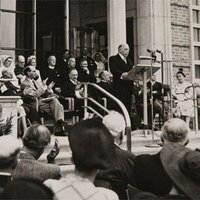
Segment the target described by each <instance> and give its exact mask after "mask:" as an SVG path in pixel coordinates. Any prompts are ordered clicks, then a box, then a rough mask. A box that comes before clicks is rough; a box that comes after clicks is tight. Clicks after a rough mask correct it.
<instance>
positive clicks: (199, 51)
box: [194, 47, 200, 60]
mask: <svg viewBox="0 0 200 200" xmlns="http://www.w3.org/2000/svg"><path fill="white" fill-rule="evenodd" d="M194 59H195V60H200V47H194Z"/></svg>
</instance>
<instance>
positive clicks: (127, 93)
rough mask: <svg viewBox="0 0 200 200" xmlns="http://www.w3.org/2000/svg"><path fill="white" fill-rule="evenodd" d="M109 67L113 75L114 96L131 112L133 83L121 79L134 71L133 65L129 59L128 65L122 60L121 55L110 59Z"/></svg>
mask: <svg viewBox="0 0 200 200" xmlns="http://www.w3.org/2000/svg"><path fill="white" fill-rule="evenodd" d="M109 66H110V70H111V73H112V74H113V92H114V95H115V96H116V97H117V98H118V99H119V100H121V101H122V103H124V105H125V106H126V108H127V110H128V112H129V113H130V111H131V96H132V92H133V81H127V80H122V79H121V78H120V77H121V75H122V74H123V73H124V72H128V71H130V70H131V69H132V64H131V62H130V61H129V59H127V63H125V62H124V60H122V58H121V57H120V55H119V54H117V55H115V56H111V57H110V58H109Z"/></svg>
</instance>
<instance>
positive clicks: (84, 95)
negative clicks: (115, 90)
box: [75, 82, 131, 151]
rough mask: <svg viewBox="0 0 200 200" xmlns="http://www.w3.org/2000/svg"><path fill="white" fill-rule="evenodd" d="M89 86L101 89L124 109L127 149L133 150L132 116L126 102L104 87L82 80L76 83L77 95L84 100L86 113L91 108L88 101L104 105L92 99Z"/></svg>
mask: <svg viewBox="0 0 200 200" xmlns="http://www.w3.org/2000/svg"><path fill="white" fill-rule="evenodd" d="M88 86H91V87H93V88H95V89H97V90H99V91H100V92H102V93H103V94H104V95H106V96H107V97H109V98H110V99H112V100H113V101H114V102H116V103H117V104H118V106H119V107H120V109H121V110H122V113H123V115H124V119H125V122H126V129H125V133H126V136H127V141H126V142H127V150H128V151H131V120H130V116H129V113H128V111H127V109H126V107H125V106H124V104H123V103H122V102H121V101H120V100H119V99H117V98H116V97H115V96H113V95H112V94H110V93H109V92H107V91H106V90H104V89H103V88H101V87H100V86H98V85H97V84H95V83H89V82H81V83H78V84H77V85H76V88H75V95H76V97H77V98H79V99H83V100H84V113H85V114H86V113H87V110H88V108H89V107H88V101H92V102H93V103H95V104H96V105H97V106H98V107H100V108H102V105H100V106H99V105H98V104H99V103H98V102H96V101H95V100H94V99H92V98H91V97H89V96H88V92H87V91H88ZM83 91H84V92H83ZM89 110H91V107H90V108H89ZM92 110H94V109H92ZM103 110H104V111H106V112H109V110H107V109H106V108H103ZM96 112H97V111H96ZM96 112H95V113H96ZM99 116H100V115H99Z"/></svg>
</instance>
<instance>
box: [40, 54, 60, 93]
mask: <svg viewBox="0 0 200 200" xmlns="http://www.w3.org/2000/svg"><path fill="white" fill-rule="evenodd" d="M47 63H48V64H47V66H46V67H44V68H43V69H41V76H42V80H45V79H46V78H48V80H47V85H49V84H50V83H51V82H54V83H55V85H54V87H53V90H54V91H55V92H56V93H57V92H59V91H60V90H59V89H58V88H59V87H60V75H59V73H58V69H57V67H56V57H55V56H54V55H50V56H49V57H48V59H47Z"/></svg>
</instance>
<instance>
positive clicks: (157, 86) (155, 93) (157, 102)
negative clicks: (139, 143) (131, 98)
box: [147, 74, 162, 128]
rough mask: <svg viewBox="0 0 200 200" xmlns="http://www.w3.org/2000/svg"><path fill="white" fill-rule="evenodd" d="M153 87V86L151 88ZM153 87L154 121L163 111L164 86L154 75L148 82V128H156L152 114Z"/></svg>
mask: <svg viewBox="0 0 200 200" xmlns="http://www.w3.org/2000/svg"><path fill="white" fill-rule="evenodd" d="M151 85H152V86H151ZM151 87H152V98H153V99H152V103H153V120H154V118H155V115H156V113H160V114H161V110H162V84H161V83H160V82H158V81H156V75H155V74H153V75H152V77H151V78H150V80H149V81H148V82H147V90H148V92H147V98H148V126H149V128H152V126H153V128H155V127H154V121H153V124H152V112H151V109H152V108H151V105H152V104H151Z"/></svg>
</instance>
